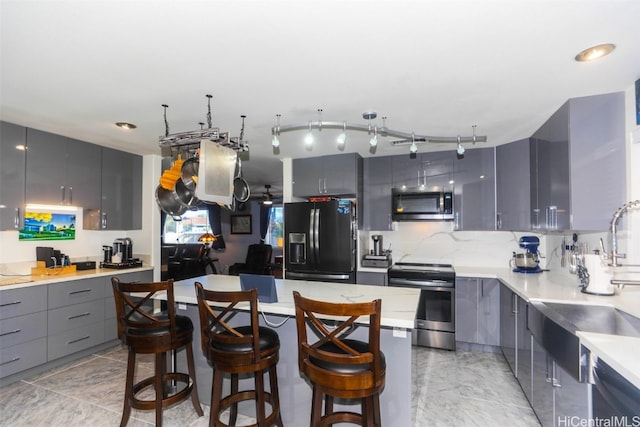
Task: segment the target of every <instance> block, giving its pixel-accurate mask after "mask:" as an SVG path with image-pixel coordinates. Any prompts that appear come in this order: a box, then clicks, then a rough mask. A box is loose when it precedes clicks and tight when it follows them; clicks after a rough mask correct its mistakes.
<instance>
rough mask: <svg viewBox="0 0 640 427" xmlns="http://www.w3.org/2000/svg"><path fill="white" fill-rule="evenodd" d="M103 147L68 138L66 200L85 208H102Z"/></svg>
mask: <svg viewBox="0 0 640 427" xmlns="http://www.w3.org/2000/svg"><path fill="white" fill-rule="evenodd" d="M101 168H102V149H101V147H100V146H98V145H94V144H89V143H87V142H82V141H77V140H74V139H68V140H67V177H66V192H67V193H66V200H67V202H68V203H69V204H70V205H74V206H80V207H82V208H85V209H100V199H101V197H100V188H101V178H102V174H101V172H100V170H101Z"/></svg>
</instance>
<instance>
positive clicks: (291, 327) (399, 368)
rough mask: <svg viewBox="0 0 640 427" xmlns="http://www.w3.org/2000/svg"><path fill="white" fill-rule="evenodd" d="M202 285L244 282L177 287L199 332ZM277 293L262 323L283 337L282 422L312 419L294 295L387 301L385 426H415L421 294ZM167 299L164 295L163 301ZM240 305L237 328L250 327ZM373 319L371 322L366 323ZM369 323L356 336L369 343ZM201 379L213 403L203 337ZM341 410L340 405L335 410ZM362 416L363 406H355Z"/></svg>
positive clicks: (300, 286) (312, 285) (246, 410)
mask: <svg viewBox="0 0 640 427" xmlns="http://www.w3.org/2000/svg"><path fill="white" fill-rule="evenodd" d="M196 281H199V282H200V283H202V285H203V286H204V287H205V288H206V289H212V290H217V291H238V290H240V281H239V278H238V277H236V276H225V275H208V276H201V277H197V278H192V279H186V280H182V281H179V282H176V283H175V285H174V289H175V298H176V302H177V303H178V313H179V314H182V315H185V314H186V315H188V316H189V317H190V318H191V319H192V321H193V323H194V326H195V328H196V331H199V320H198V308H197V300H196V296H195V287H194V283H195V282H196ZM276 288H277V293H278V302H276V303H270V304H265V303H259V304H258V309H259V311H260V312H261V316H260V323H261V325H263V326H269V327H272V328H274V329H275V330H276V331H277V332H278V335H279V337H280V360H279V362H278V368H277V369H278V384H279V387H278V388H279V393H280V406H281V413H282V419H283V422H284V424H285V425H292V426H297V425H307V424H309V419H310V415H311V386H310V385H309V384H308V383H307V382H306V381H305V379H304V378H303V377H301V375H300V373H299V371H298V341H297V333H296V324H295V306H294V303H293V291H294V290H296V291H298V292H300V293H301V294H302V295H303V296H305V297H307V298H312V299H317V300H322V301H329V302H338V303H354V302H364V301H372V300H374V299H377V298H380V299H382V316H381V332H380V347H381V349H382V351H383V353H384V355H385V358H386V365H387V370H386V385H385V388H384V390H383V391H382V393H381V395H380V406H381V415H382V424H383V425H389V426H391V425H403V426H404V425H410V424H411V385H412V381H411V366H412V359H411V330H412V329H413V327H414V321H415V315H416V310H417V305H418V299H419V290H417V289H405V288H387V287H380V286H367V285H352V284H343V283H329V282H307V281H302V280H287V279H284V280H282V279H277V280H276ZM159 298H160V299H163V297H162V296H159ZM243 309H248V305H247V306H245V307H242V306H239V310H240V311H239V313H238V315H237V316H236V318H234V320H236V321H237V322H238V324H248V323H249V320H248V316H247V313H246V312H243V311H242V310H243ZM366 320H368V319H366ZM367 331H368V329H367V325H366V323H360V324H359V327H358V328H357V329H356V330H355V331H354V332H353V334H352V335H351V336H352V337H354V338H356V339H357V338H364V337H365V336H366V334H367V333H368V332H367ZM194 347H195V351H194V354H195V359H196V375H197V378H198V394H199V396H200V400H201V401H202V403H205V404H207V405H208V404H209V402H210V398H211V378H212V368H211V366H209V365H208V363H207V360H206V358H205V357H204V356H203V354H202V351H201V350H200V348H199V347H200V344H199V336H196V337H194ZM183 353H184V351H183V352H181V353H179V354H178V366H180V367H184V366H186V365H185V363H186V362H185V359H184V354H183ZM227 383H228V381H225V387H227V388H225V393H227V392H228V384H227ZM243 387H245V388H252V387H253V381H252V380H251V379H247V380H241V382H240V388H241V389H242V388H243ZM336 406H337V407H338V408H339V407H340V405H336ZM253 409H254V404H253V403H252V402H248V403H244V404H241V405H240V407H239V412H240V413H243V414H245V415H249V416H251V415H252V414H253ZM352 410H356V411H357V412H359V411H360V409H359V405H358V407H356V409H352Z"/></svg>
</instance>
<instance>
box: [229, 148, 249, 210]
mask: <svg viewBox="0 0 640 427" xmlns="http://www.w3.org/2000/svg"><path fill="white" fill-rule="evenodd" d="M236 169H237V170H238V174H237V175H236V177H235V178H234V180H233V198H234V200H235V201H236V202H239V203H246V202H247V201H248V200H249V197H250V196H251V190H250V189H249V184H247V181H245V179H244V178H243V177H242V161H241V160H240V156H238V157H237V158H236Z"/></svg>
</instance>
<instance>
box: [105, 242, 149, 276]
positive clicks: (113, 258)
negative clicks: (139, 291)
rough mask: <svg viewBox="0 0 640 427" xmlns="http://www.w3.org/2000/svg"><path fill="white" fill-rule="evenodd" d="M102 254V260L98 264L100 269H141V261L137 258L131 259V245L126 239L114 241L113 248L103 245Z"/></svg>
mask: <svg viewBox="0 0 640 427" xmlns="http://www.w3.org/2000/svg"><path fill="white" fill-rule="evenodd" d="M102 252H103V253H104V258H103V261H102V262H101V263H100V268H117V269H122V268H136V267H142V261H140V260H139V259H138V258H133V243H132V241H131V239H130V238H128V237H124V238H121V239H115V240H114V241H113V246H109V245H104V246H103V247H102Z"/></svg>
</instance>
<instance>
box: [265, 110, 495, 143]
mask: <svg viewBox="0 0 640 427" xmlns="http://www.w3.org/2000/svg"><path fill="white" fill-rule="evenodd" d="M377 116H378V114H377V113H376V112H373V111H367V112H364V113H362V118H363V119H365V120H367V121H368V123H367V124H355V123H347V122H346V121H323V120H322V109H318V121H316V122H313V121H309V122H306V123H300V124H292V125H283V126H281V125H280V117H281V115H280V114H277V115H276V118H277V124H276V125H275V126H274V127H272V128H271V134H272V135H273V137H274V139H273V140H272V144H273V145H274V147H276V146H277V145H275V144H278V145H279V143H280V142H279V137H280V133H281V132H292V131H299V130H307V135H306V136H305V139H304V141H305V146H306V147H307V149H311V148H312V146H313V135H312V134H311V131H312V130H313V129H314V128H315V129H318V131H322V128H323V127H324V128H328V129H339V130H341V131H342V133H341V134H340V135H339V136H338V138H337V143H338V148H339V149H341V148H343V147H344V144H345V142H346V138H347V137H346V132H347V130H351V131H357V132H366V133H367V134H369V135H372V134H373V135H372V137H371V138H370V139H369V145H370V146H371V147H376V146H377V144H378V137H380V136H382V137H395V138H400V139H399V140H396V141H391V144H392V145H394V146H395V145H404V144H407V145H409V144H410V145H411V147H410V150H412V152H414V151H413V150H414V149H415V151H417V144H418V143H426V142H429V143H445V144H447V143H449V144H457V145H458V146H461V144H462V143H469V142H470V143H474V144H475V143H476V142H487V137H486V136H476V134H475V129H476V126H475V125H473V135H472V136H460V135H458V136H457V137H455V136H433V135H422V134H415V133H414V132H405V131H401V130H395V129H389V128H388V127H387V125H386V123H385V120H386V117H382V120H383V124H382V126H377V125H375V124H373V123H372V120H373V119H375V118H376V117H377ZM276 140H278V142H277V143H276ZM414 146H415V147H414ZM458 150H460V148H458ZM462 150H464V147H462Z"/></svg>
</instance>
